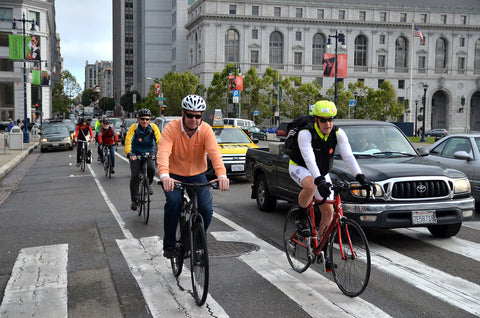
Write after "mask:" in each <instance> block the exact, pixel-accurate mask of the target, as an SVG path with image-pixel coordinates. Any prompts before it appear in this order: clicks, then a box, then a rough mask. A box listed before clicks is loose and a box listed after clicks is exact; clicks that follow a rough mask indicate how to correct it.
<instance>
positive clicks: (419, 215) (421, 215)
mask: <svg viewBox="0 0 480 318" xmlns="http://www.w3.org/2000/svg"><path fill="white" fill-rule="evenodd" d="M412 224H437V214H436V213H435V210H426V211H412Z"/></svg>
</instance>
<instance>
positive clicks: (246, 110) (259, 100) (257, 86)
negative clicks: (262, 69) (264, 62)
mask: <svg viewBox="0 0 480 318" xmlns="http://www.w3.org/2000/svg"><path fill="white" fill-rule="evenodd" d="M264 89H265V82H264V81H263V79H262V78H260V77H258V74H257V70H256V69H255V67H252V68H251V69H250V70H248V72H247V73H246V74H245V77H244V78H243V91H242V92H241V104H242V108H241V109H242V114H243V115H245V116H244V117H246V118H253V112H254V111H256V110H258V111H259V113H260V110H261V109H262V108H263V107H264V105H265V103H266V101H267V98H266V96H265V95H264V94H263V93H262V91H263V90H264ZM255 119H257V120H258V119H259V118H255Z"/></svg>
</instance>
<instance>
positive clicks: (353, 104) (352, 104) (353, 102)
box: [348, 99, 357, 106]
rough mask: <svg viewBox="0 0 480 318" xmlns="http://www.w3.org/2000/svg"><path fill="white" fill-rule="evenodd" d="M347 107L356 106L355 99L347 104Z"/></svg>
mask: <svg viewBox="0 0 480 318" xmlns="http://www.w3.org/2000/svg"><path fill="white" fill-rule="evenodd" d="M348 105H349V106H355V105H357V100H356V99H351V100H350V103H349V104H348Z"/></svg>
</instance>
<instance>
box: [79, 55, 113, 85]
mask: <svg viewBox="0 0 480 318" xmlns="http://www.w3.org/2000/svg"><path fill="white" fill-rule="evenodd" d="M106 68H109V69H112V62H110V61H95V63H94V64H88V61H86V62H85V85H84V86H83V87H84V89H93V88H94V87H95V86H97V85H100V82H101V74H102V71H103V70H104V69H106Z"/></svg>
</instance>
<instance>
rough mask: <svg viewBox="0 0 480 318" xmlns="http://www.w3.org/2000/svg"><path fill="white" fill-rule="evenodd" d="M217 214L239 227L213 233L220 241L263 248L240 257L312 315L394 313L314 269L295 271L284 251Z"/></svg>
mask: <svg viewBox="0 0 480 318" xmlns="http://www.w3.org/2000/svg"><path fill="white" fill-rule="evenodd" d="M214 216H215V218H217V219H219V220H220V221H222V222H223V223H225V224H227V225H228V226H230V227H232V228H233V229H235V231H230V232H212V233H210V234H212V235H213V236H214V237H215V239H217V240H219V241H233V242H247V243H251V244H255V245H257V246H259V247H260V249H259V250H257V251H253V252H251V253H248V254H244V255H242V256H239V257H238V258H239V259H241V260H242V261H243V262H244V263H246V264H247V265H248V266H250V267H251V268H252V269H253V270H255V271H256V272H257V273H259V274H260V275H262V276H263V277H264V278H265V279H266V280H268V281H269V282H270V283H271V284H272V285H273V286H275V287H276V288H278V289H279V290H281V291H282V292H283V293H284V294H285V295H286V296H288V297H289V298H291V299H292V300H293V301H295V302H296V303H297V304H299V306H300V307H301V308H302V309H303V310H304V311H305V312H306V313H308V314H309V315H311V316H312V317H368V318H370V317H390V316H389V315H388V314H387V313H385V312H384V311H382V310H381V309H379V308H378V307H376V306H375V305H373V304H371V303H369V302H367V301H365V300H363V299H361V298H360V297H355V298H350V297H347V296H345V295H344V294H343V293H342V292H341V291H340V290H339V289H338V287H337V285H336V284H335V283H334V282H332V281H331V280H329V279H327V278H325V277H324V276H323V275H321V274H319V273H317V272H316V271H314V270H307V271H305V272H303V273H297V272H295V271H294V270H293V269H292V268H291V267H290V264H288V261H287V259H286V256H285V252H284V251H282V250H280V249H278V248H276V247H274V246H273V245H271V244H269V243H267V242H265V241H264V240H262V239H260V238H258V237H256V236H255V235H254V234H253V233H251V232H249V231H248V230H246V229H244V228H243V227H241V226H239V225H238V224H236V223H235V222H233V221H231V220H229V219H227V218H225V217H223V216H221V215H219V214H218V213H215V214H214ZM367 288H368V287H367Z"/></svg>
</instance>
